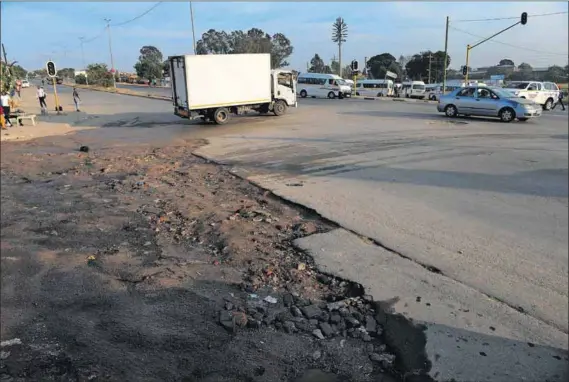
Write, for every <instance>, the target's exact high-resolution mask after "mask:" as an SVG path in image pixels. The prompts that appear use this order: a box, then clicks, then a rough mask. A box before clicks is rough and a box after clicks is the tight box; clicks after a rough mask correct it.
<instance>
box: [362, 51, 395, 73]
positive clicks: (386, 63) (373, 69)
mask: <svg viewBox="0 0 569 382" xmlns="http://www.w3.org/2000/svg"><path fill="white" fill-rule="evenodd" d="M367 66H368V68H369V71H370V73H371V75H372V76H373V78H375V79H383V78H384V77H385V73H387V71H390V72H393V73H395V74H397V77H399V78H400V77H401V75H402V73H403V70H402V69H401V67H400V66H399V63H398V62H397V59H396V58H395V57H394V56H393V55H391V54H390V53H382V54H378V55H376V56H373V57H371V58H370V59H369V60H368V61H367Z"/></svg>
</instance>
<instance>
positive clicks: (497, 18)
mask: <svg viewBox="0 0 569 382" xmlns="http://www.w3.org/2000/svg"><path fill="white" fill-rule="evenodd" d="M567 13H569V12H552V13H542V14H539V15H528V18H530V17H546V16H555V15H565V14H567ZM519 18H520V16H512V17H496V18H489V19H472V20H453V21H454V22H461V23H468V22H476V21H499V20H518V19H519Z"/></svg>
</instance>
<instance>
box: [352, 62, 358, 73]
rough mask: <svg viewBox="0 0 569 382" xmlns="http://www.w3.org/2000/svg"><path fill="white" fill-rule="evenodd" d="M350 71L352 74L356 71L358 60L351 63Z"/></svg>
mask: <svg viewBox="0 0 569 382" xmlns="http://www.w3.org/2000/svg"><path fill="white" fill-rule="evenodd" d="M352 71H354V72H357V71H358V60H354V61H352Z"/></svg>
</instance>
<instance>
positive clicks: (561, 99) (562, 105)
mask: <svg viewBox="0 0 569 382" xmlns="http://www.w3.org/2000/svg"><path fill="white" fill-rule="evenodd" d="M563 98H565V95H564V94H563V90H559V98H558V99H557V102H556V103H555V105H553V107H552V108H551V110H553V109H555V107H556V106H557V105H561V107H562V108H563V111H565V105H564V104H563Z"/></svg>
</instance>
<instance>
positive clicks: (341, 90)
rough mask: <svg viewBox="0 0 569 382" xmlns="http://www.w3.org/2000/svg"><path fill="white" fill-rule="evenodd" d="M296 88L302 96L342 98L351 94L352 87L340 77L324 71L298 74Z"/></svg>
mask: <svg viewBox="0 0 569 382" xmlns="http://www.w3.org/2000/svg"><path fill="white" fill-rule="evenodd" d="M296 90H297V92H298V94H299V95H300V96H301V97H302V98H306V97H328V98H344V97H351V95H352V89H351V88H350V86H349V85H348V84H347V83H346V81H345V80H344V79H343V78H342V77H340V76H337V75H335V74H324V73H302V74H300V75H299V76H298V79H297V88H296Z"/></svg>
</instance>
